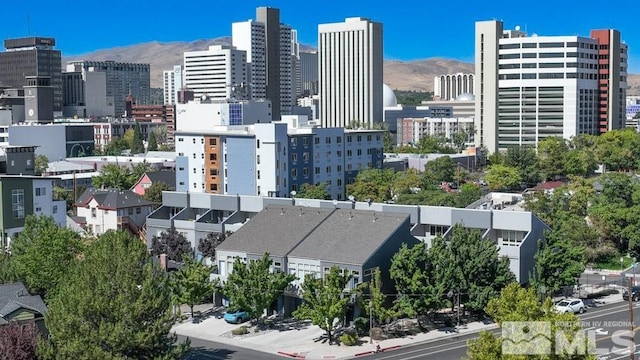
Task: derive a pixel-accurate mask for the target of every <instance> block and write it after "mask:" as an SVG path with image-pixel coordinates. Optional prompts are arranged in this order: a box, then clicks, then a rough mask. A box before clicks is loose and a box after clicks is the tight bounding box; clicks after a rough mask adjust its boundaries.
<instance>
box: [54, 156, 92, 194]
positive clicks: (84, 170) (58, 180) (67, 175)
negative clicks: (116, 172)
mask: <svg viewBox="0 0 640 360" xmlns="http://www.w3.org/2000/svg"><path fill="white" fill-rule="evenodd" d="M43 175H45V176H50V177H53V178H55V180H54V181H53V185H54V186H57V187H61V188H63V189H65V190H69V191H75V190H76V189H77V188H85V189H86V188H90V187H93V178H94V177H96V176H98V175H100V172H99V171H96V170H95V169H94V167H93V165H91V164H74V163H72V162H69V161H66V160H57V161H50V162H49V165H48V166H47V169H46V170H45V171H44V172H43ZM78 195H80V194H75V196H74V198H77V197H78Z"/></svg>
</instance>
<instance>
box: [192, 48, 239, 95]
mask: <svg viewBox="0 0 640 360" xmlns="http://www.w3.org/2000/svg"><path fill="white" fill-rule="evenodd" d="M246 72H247V55H246V52H244V51H241V50H236V48H234V47H233V46H228V45H212V46H209V49H208V50H204V51H188V52H185V53H184V85H185V86H186V87H187V89H189V90H191V91H193V94H194V97H195V98H196V99H198V98H201V97H202V96H206V97H207V98H209V99H212V100H229V99H232V98H235V99H238V100H240V99H244V98H245V95H244V93H243V91H242V89H243V88H244V86H245V84H246V82H247V74H246Z"/></svg>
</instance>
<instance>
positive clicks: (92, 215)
mask: <svg viewBox="0 0 640 360" xmlns="http://www.w3.org/2000/svg"><path fill="white" fill-rule="evenodd" d="M97 215H98V210H96V208H91V217H92V218H94V219H95V217H96V216H97Z"/></svg>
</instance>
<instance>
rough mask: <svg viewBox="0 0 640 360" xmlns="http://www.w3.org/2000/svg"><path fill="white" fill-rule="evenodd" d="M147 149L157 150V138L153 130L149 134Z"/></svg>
mask: <svg viewBox="0 0 640 360" xmlns="http://www.w3.org/2000/svg"><path fill="white" fill-rule="evenodd" d="M147 151H158V138H157V135H156V133H155V132H154V131H152V132H151V134H149V145H148V146H147Z"/></svg>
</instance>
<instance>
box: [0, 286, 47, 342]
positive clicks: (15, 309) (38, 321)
mask: <svg viewBox="0 0 640 360" xmlns="http://www.w3.org/2000/svg"><path fill="white" fill-rule="evenodd" d="M46 312H47V306H46V305H45V304H44V301H42V298H41V297H40V295H31V294H29V291H27V288H26V287H25V286H24V284H23V283H9V284H0V326H2V325H7V324H9V323H13V322H15V323H18V324H24V323H26V322H29V321H33V322H34V324H35V325H36V327H37V328H38V330H39V331H40V334H41V335H46V334H47V332H46V328H45V325H44V314H45V313H46Z"/></svg>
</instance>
